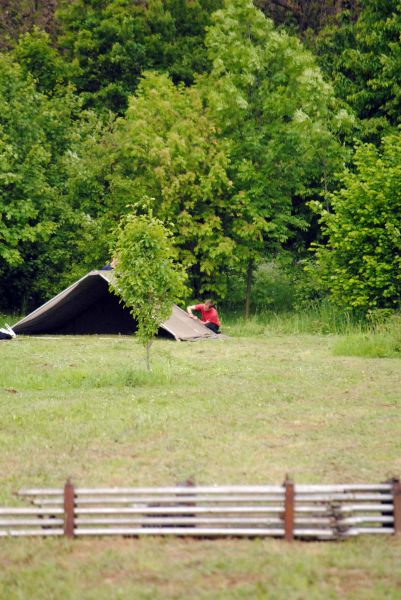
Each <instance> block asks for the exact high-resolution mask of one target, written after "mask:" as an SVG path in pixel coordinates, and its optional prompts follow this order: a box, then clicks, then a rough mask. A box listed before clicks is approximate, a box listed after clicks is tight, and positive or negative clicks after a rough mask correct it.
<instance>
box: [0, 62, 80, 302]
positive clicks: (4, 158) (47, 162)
mask: <svg viewBox="0 0 401 600" xmlns="http://www.w3.org/2000/svg"><path fill="white" fill-rule="evenodd" d="M0 132H1V135H0V281H1V286H2V290H1V292H2V293H1V305H2V307H3V308H13V309H16V310H21V309H25V308H26V307H27V306H28V305H32V304H36V303H37V302H39V301H41V300H43V299H44V298H46V297H48V296H49V295H51V294H52V293H54V291H55V289H58V288H59V285H60V282H61V281H62V280H63V278H64V277H67V279H68V274H69V273H70V272H71V270H72V267H71V263H74V262H75V261H76V260H77V258H79V253H80V247H79V240H80V237H81V236H82V235H83V229H84V223H85V219H83V215H82V212H81V211H80V209H79V208H78V207H76V206H75V205H74V204H73V203H71V202H70V201H69V198H68V194H67V187H68V181H67V180H68V176H67V172H66V168H65V164H64V161H65V157H66V156H67V155H68V153H69V152H70V151H71V149H72V147H73V146H74V145H75V146H79V144H80V141H81V139H82V137H83V136H84V135H85V131H84V128H83V126H82V125H81V116H80V106H79V102H78V101H77V99H76V98H75V97H74V96H73V95H72V94H70V93H66V94H65V95H64V96H54V97H52V98H49V97H48V96H46V95H45V94H43V93H41V92H40V91H38V89H37V87H36V85H35V82H34V81H33V80H32V78H31V77H30V76H29V75H28V76H26V75H25V74H24V73H23V70H22V69H21V67H20V66H19V65H18V64H16V63H14V62H12V60H11V58H10V57H8V56H4V55H0Z"/></svg>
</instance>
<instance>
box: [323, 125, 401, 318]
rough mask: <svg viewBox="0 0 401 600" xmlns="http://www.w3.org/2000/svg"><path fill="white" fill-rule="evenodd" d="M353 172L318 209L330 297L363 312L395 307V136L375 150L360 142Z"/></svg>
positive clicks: (400, 218)
mask: <svg viewBox="0 0 401 600" xmlns="http://www.w3.org/2000/svg"><path fill="white" fill-rule="evenodd" d="M354 162H355V167H356V171H346V172H345V174H344V177H343V185H344V187H343V188H342V189H340V190H339V191H338V192H337V193H335V194H333V196H332V206H333V209H334V212H328V211H326V210H323V211H322V223H323V232H324V234H325V235H326V236H327V238H328V240H327V244H326V245H324V246H320V247H319V249H318V251H317V254H318V259H319V263H320V265H321V267H322V270H321V274H322V277H323V278H324V280H325V282H326V284H327V286H328V288H329V290H330V292H331V295H332V297H333V299H334V300H335V301H336V302H337V303H338V304H340V305H342V306H345V307H346V308H348V309H358V310H363V311H364V312H366V311H368V310H372V309H385V308H393V309H394V308H398V307H399V306H400V298H401V134H399V133H398V134H397V135H391V136H388V137H386V138H384V140H383V146H382V148H381V149H377V148H376V147H375V146H373V145H372V144H364V145H361V146H360V147H359V148H358V149H357V151H356V154H355V159H354Z"/></svg>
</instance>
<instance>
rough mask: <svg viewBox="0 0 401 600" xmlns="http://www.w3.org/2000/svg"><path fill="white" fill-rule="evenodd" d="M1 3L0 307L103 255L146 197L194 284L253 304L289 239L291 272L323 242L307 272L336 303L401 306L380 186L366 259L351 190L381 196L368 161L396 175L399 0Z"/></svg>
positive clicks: (393, 201) (369, 199) (25, 303)
mask: <svg viewBox="0 0 401 600" xmlns="http://www.w3.org/2000/svg"><path fill="white" fill-rule="evenodd" d="M0 8H1V10H0V49H1V50H3V53H2V54H0V107H1V111H0V131H1V135H0V278H1V296H0V297H1V303H0V308H2V309H4V310H10V309H13V310H25V309H26V308H28V307H30V306H34V305H37V304H38V303H39V302H41V301H43V300H45V299H47V298H48V297H49V296H51V295H52V294H53V293H54V292H55V291H57V290H58V289H60V287H61V286H62V285H64V284H65V283H68V282H70V281H71V280H73V279H74V278H75V277H76V276H78V275H81V274H82V273H84V272H85V271H86V270H89V269H91V268H98V267H99V266H101V264H103V263H104V262H105V261H106V260H107V257H108V253H109V247H110V243H112V240H113V239H114V237H113V236H114V235H115V230H116V228H117V227H118V224H119V223H120V220H121V218H122V217H127V216H128V215H136V216H140V215H146V214H148V211H149V210H151V211H152V214H153V215H154V217H155V218H157V219H159V220H160V221H161V222H162V223H163V224H164V225H165V226H167V227H168V228H169V229H170V230H171V232H172V234H173V237H174V244H175V247H176V251H177V259H178V260H179V261H180V263H181V264H182V266H183V267H184V268H185V269H186V271H187V273H188V277H189V279H188V281H189V285H190V287H191V291H192V294H193V295H194V296H196V297H199V296H200V295H202V294H205V293H208V292H210V293H213V295H214V296H215V297H216V298H220V299H222V298H224V297H225V296H226V294H227V291H228V290H229V289H232V285H231V282H232V281H234V280H235V281H238V285H237V284H235V285H236V289H238V290H243V294H244V295H245V296H246V299H247V302H246V306H247V309H248V310H249V306H250V300H251V289H252V288H251V286H252V280H253V274H254V273H256V272H258V273H260V272H261V271H260V269H259V271H258V265H259V264H266V263H268V264H273V263H272V261H276V263H277V264H279V262H280V256H281V255H282V254H283V252H284V253H285V256H286V260H285V263H286V264H287V265H289V266H288V268H289V269H290V271H291V273H295V272H301V265H302V264H304V262H305V258H306V256H307V255H308V247H309V246H310V244H311V243H314V242H318V244H319V252H318V256H319V264H317V266H316V268H315V267H314V266H313V265H312V266H311V267H310V272H312V271H314V272H315V273H320V270H321V269H323V267H324V272H325V275H324V278H325V279H326V282H331V284H330V285H328V289H329V290H330V294H331V299H332V301H335V302H337V303H340V304H342V305H345V306H347V307H350V308H358V309H363V310H366V309H367V308H372V307H375V306H377V307H396V305H397V294H399V288H398V287H397V285H398V284H397V281H398V279H397V277H398V275H397V273H398V271H397V269H398V268H399V266H398V263H397V261H396V260H395V259H394V252H395V250H396V246H394V247H393V246H392V245H391V244H396V242H395V241H394V240H395V238H396V233H395V234H394V235H395V238H394V236H393V238H392V241H390V240H389V235H390V234H389V232H390V230H391V231H392V232H393V233H394V232H396V231H398V229H397V228H398V227H399V218H400V215H399V212H397V211H398V209H399V206H398V195H397V194H396V192H395V189H396V188H395V184H394V187H393V188H391V189H390V187H389V185H390V183H388V185H387V187H386V186H385V184H384V183H385V182H384V179H383V181H381V182H380V185H382V190H381V194H382V197H381V203H382V204H381V205H380V206H381V208H380V215H376V216H375V217H374V219H376V220H377V219H379V220H380V219H381V220H380V223H381V224H382V228H383V231H385V232H387V233H386V234H384V233H383V236H384V238H383V244H380V248H381V250H380V252H379V251H378V250H377V248H376V249H375V251H374V252H373V254H374V256H375V257H376V258H377V264H376V266H372V265H373V263H372V260H373V259H369V261H370V262H369V261H368V260H367V258H366V257H368V256H370V254H369V252H368V247H369V244H370V245H372V244H373V241H372V240H373V238H370V237H369V236H367V237H366V239H364V240H362V238H363V227H362V226H361V222H360V221H359V220H358V218H359V216H361V215H360V214H359V212H358V210H356V205H357V204H358V202H359V203H360V206H361V207H362V206H363V207H365V208H364V209H363V210H366V211H367V212H368V213H369V214H370V215H371V211H372V210H373V209H372V206H376V204H375V202H376V200H377V198H376V196H375V190H376V187H375V186H377V185H379V184H378V181H379V179H378V178H379V176H380V173H379V169H375V168H374V163H375V161H376V162H377V164H378V165H384V166H383V173H384V172H387V171H389V172H391V174H390V176H389V181H391V182H392V181H395V180H396V171H397V161H398V157H397V151H396V149H397V148H399V144H398V141H397V140H398V137H397V136H398V134H397V127H398V126H399V125H400V124H401V123H400V116H399V115H400V114H401V105H400V98H401V93H400V89H401V82H400V69H399V64H400V45H399V39H400V34H401V10H400V6H399V3H398V2H396V1H395V0H389V1H388V2H385V3H384V2H379V1H378V0H361V1H359V0H351V1H350V0H348V1H347V2H345V1H341V0H324V1H323V2H317V1H315V0H313V1H312V2H309V1H308V2H306V1H304V0H285V1H282V0H280V1H276V0H255V2H254V3H253V2H252V1H251V0H149V1H148V2H134V1H132V0H85V1H84V0H54V1H52V2H42V1H40V0H38V1H35V2H33V1H31V0H17V1H16V2H9V0H0ZM270 17H271V18H272V19H273V20H271V19H270ZM277 25H279V28H277V27H276V26H277ZM301 40H302V41H301ZM304 43H306V44H307V45H308V47H309V50H306V48H305V46H304ZM314 54H315V56H314ZM318 65H319V66H318ZM389 134H392V135H393V137H385V136H388V135H389ZM394 136H395V137H394ZM383 137H385V140H384V142H383V149H381V150H375V148H379V147H380V144H381V140H382V138H383ZM389 140H392V141H391V142H390V141H389ZM361 141H362V142H371V143H373V144H374V146H369V145H368V146H365V145H362V146H361V145H358V143H359V142H361ZM391 144H393V145H394V155H393V157H392V159H391V160H392V162H391V161H390V158H389V156H390V155H389V149H388V148H389V145H391ZM355 148H357V150H356V154H355V160H354V162H352V160H351V158H352V154H353V153H354V152H355ZM375 153H377V154H375ZM383 161H384V162H383ZM365 167H366V168H365ZM347 169H348V170H347ZM383 177H384V175H383ZM357 181H359V182H361V181H363V186H362V188H363V189H364V190H365V196H363V197H362V196H358V194H357V193H356V190H357V189H358V190H359V187H358V185H359V184H358V185H357V183H356V182H357ZM372 186H373V187H372ZM358 193H359V192H358ZM375 198H376V200H375ZM311 203H312V204H311ZM313 203H315V204H313ZM312 205H314V206H315V207H316V206H319V207H320V208H319V210H318V213H319V214H320V215H321V217H322V218H321V222H320V224H319V222H318V218H317V216H316V215H314V213H313V211H312V210H311V208H310V207H311V206H312ZM347 207H349V210H348V212H347V210H346V209H347ZM351 207H354V208H351ZM361 210H362V208H361ZM373 212H374V211H373ZM346 215H348V216H346ZM358 215H359V216H358ZM351 217H352V218H351ZM361 218H362V217H361ZM372 218H373V217H372ZM363 219H367V220H368V221H369V218H368V216H366V215H365V216H363ZM353 228H354V229H355V231H354V232H353V233H352V235H353V236H354V237H355V239H358V240H359V241H360V242H361V247H360V251H361V252H362V254H361V255H362V256H364V257H365V258H363V261H364V262H363V265H362V266H360V267H358V269H359V271H358V273H359V275H360V280H358V281H359V283H358V285H357V286H356V287H358V290H359V291H355V290H356V287H355V281H354V279H355V273H354V271H353V270H352V269H350V268H349V264H353V265H354V267H355V268H357V267H356V262H357V259H355V262H352V263H349V262H347V261H348V258H347V252H346V249H345V247H344V248H343V247H342V246H341V243H342V242H341V240H343V242H344V243H346V240H347V239H348V238H349V235H350V234H351V232H352V231H353ZM386 235H387V237H386ZM380 239H381V238H380ZM385 240H387V241H385ZM358 252H359V250H358ZM309 254H310V253H309ZM341 260H343V261H345V263H344V264H347V265H348V266H347V267H344V266H340V262H341ZM338 261H339V262H338ZM307 262H309V263H310V260H309V261H307ZM368 262H369V265H370V267H369V269H370V270H368V272H365V271H364V270H363V268H362V267H363V266H364V267H366V264H367V263H368ZM379 263H380V266H379ZM280 264H283V262H281V263H280ZM339 270H340V271H341V277H339V272H340V271H339ZM373 272H374V273H375V275H374V277H373V275H372V273H373ZM363 273H365V274H364V275H363V276H362V274H363ZM258 277H259V275H258ZM291 277H292V275H291ZM241 278H242V283H241V282H240V280H241ZM363 278H366V281H369V282H370V283H369V284H368V283H366V286H365V284H364V283H363V282H362V279H363ZM318 279H319V277H315V276H314V277H313V278H311V279H309V280H308V281H310V282H313V281H318ZM373 279H374V280H375V283H374V284H373V283H372V281H373ZM340 280H341V282H340ZM258 281H259V280H258ZM334 282H336V283H334ZM320 283H321V281H319V290H317V288H316V289H315V290H312V289H311V290H309V291H308V294H310V297H312V298H314V297H317V296H319V295H320V294H321V293H322V292H321V289H320ZM258 285H259V284H258ZM294 285H295V286H296V285H297V284H296V282H295V284H294ZM308 285H309V284H308ZM313 285H314V284H313V283H310V286H312V287H313ZM302 286H304V283H302V284H301V287H302ZM362 288H363V289H362ZM365 288H366V289H365ZM368 288H369V289H368ZM350 290H354V292H355V293H354V292H352V293H351V291H350ZM255 293H256V291H255ZM256 295H257V294H256ZM254 297H255V296H254Z"/></svg>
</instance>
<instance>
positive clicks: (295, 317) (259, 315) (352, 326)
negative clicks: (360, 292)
mask: <svg viewBox="0 0 401 600" xmlns="http://www.w3.org/2000/svg"><path fill="white" fill-rule="evenodd" d="M222 319H223V330H224V331H225V332H227V333H228V334H229V335H233V336H238V337H244V336H245V337H247V336H253V335H269V334H282V335H301V334H304V335H309V334H311V335H313V334H323V335H326V334H333V335H344V334H351V333H362V332H363V331H364V330H365V329H366V327H367V325H366V324H365V323H364V321H361V320H360V319H358V318H357V317H356V316H354V315H352V314H351V313H348V312H345V311H343V310H341V309H340V308H338V307H336V306H335V305H333V304H331V303H330V302H329V301H327V300H323V301H321V302H318V301H316V302H311V303H310V304H309V306H305V305H304V306H302V307H300V308H296V309H295V308H294V309H293V310H291V311H272V310H266V311H258V312H256V313H255V314H253V315H252V316H251V317H250V318H249V319H248V320H245V319H244V317H243V315H242V314H241V313H239V312H224V311H223V314H222Z"/></svg>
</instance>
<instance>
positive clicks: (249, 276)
mask: <svg viewBox="0 0 401 600" xmlns="http://www.w3.org/2000/svg"><path fill="white" fill-rule="evenodd" d="M252 276H253V258H250V259H249V262H248V268H247V270H246V296H245V320H246V321H247V320H248V319H249V313H250V310H251V292H252Z"/></svg>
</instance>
